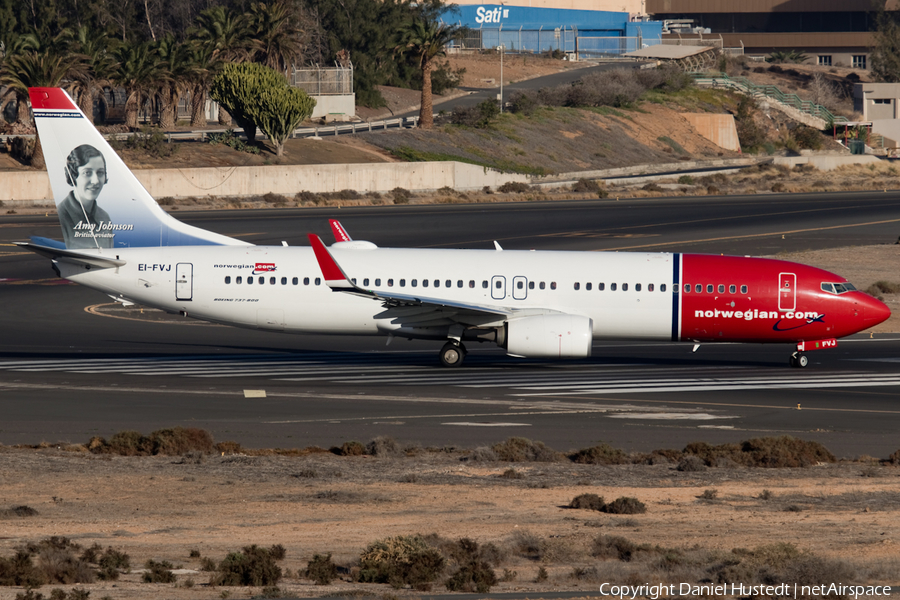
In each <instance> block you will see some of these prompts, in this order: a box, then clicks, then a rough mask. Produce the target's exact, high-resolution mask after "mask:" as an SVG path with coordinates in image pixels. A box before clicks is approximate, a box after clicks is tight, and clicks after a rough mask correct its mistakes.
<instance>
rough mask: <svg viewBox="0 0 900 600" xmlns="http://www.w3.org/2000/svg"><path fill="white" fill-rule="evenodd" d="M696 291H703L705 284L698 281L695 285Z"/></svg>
mask: <svg viewBox="0 0 900 600" xmlns="http://www.w3.org/2000/svg"><path fill="white" fill-rule="evenodd" d="M694 291H695V292H697V293H698V294H699V293H701V292H702V291H703V285H702V284H699V283H698V284H697V285H695V286H694Z"/></svg>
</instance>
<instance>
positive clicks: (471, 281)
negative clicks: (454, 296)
mask: <svg viewBox="0 0 900 600" xmlns="http://www.w3.org/2000/svg"><path fill="white" fill-rule="evenodd" d="M469 287H470V288H474V287H475V280H474V279H470V280H469Z"/></svg>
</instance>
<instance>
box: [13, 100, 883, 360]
mask: <svg viewBox="0 0 900 600" xmlns="http://www.w3.org/2000/svg"><path fill="white" fill-rule="evenodd" d="M30 95H31V102H32V107H33V109H34V116H35V122H36V123H37V128H38V134H39V135H40V138H41V142H42V144H43V148H44V154H45V157H46V161H47V169H48V172H49V174H50V182H51V187H52V189H53V196H54V198H55V200H56V204H57V207H58V211H59V215H60V225H61V227H62V229H63V239H64V240H65V242H57V241H54V240H49V239H46V238H32V241H31V242H25V243H21V244H20V245H22V246H24V247H26V248H28V249H30V250H32V251H34V252H37V253H38V254H41V255H44V256H47V257H49V258H50V259H51V260H52V261H53V265H54V268H55V270H56V272H57V273H58V274H59V275H60V276H61V277H65V278H66V279H69V280H71V281H74V282H76V283H79V284H82V285H85V286H87V287H90V288H92V289H96V290H99V291H101V292H103V293H105V294H108V295H109V296H111V297H113V298H114V299H115V300H117V301H120V302H124V303H126V304H140V305H143V306H149V307H155V308H159V309H162V310H165V311H169V312H173V313H182V314H184V315H187V316H190V317H194V318H197V319H203V320H206V321H213V322H217V323H225V324H229V325H235V326H238V327H248V328H253V329H263V330H270V331H282V332H288V333H318V334H323V333H324V334H349V335H381V336H395V337H403V338H415V339H428V340H442V341H445V344H444V346H443V348H442V350H441V352H440V359H441V363H442V364H444V365H445V366H448V367H454V366H459V365H461V364H462V362H463V359H464V357H465V354H466V350H465V347H464V345H463V342H464V341H469V340H471V341H486V342H493V343H496V344H498V345H499V346H501V347H502V348H504V349H505V350H506V351H507V353H509V354H510V355H514V356H521V357H586V356H590V354H591V344H592V342H593V340H613V339H615V340H670V341H693V342H694V343H697V344H699V343H701V342H780V343H790V344H795V345H796V351H795V352H794V353H793V354H792V355H791V360H790V363H791V364H792V365H793V366H798V367H803V366H806V365H807V363H808V357H807V356H806V355H805V354H804V351H807V350H813V349H819V348H829V347H834V346H835V345H836V344H837V338H839V337H842V336H846V335H849V334H852V333H856V332H859V331H862V330H864V329H867V328H869V327H872V326H874V325H876V324H878V323H881V322H882V321H884V320H885V319H887V318H888V317H889V316H890V310H889V309H888V308H887V306H885V305H884V304H883V303H881V302H879V301H878V300H876V299H875V298H873V297H871V296H869V295H868V294H864V293H862V292H859V291H856V290H855V288H854V287H853V286H852V285H851V284H850V283H848V282H847V280H846V279H844V278H843V277H840V276H838V275H835V274H833V273H829V272H827V271H823V270H822V269H817V268H814V267H809V266H805V265H800V264H796V263H791V262H786V261H779V260H770V259H762V258H747V257H730V256H709V255H697V254H678V253H623V252H617V253H603V252H543V251H542V252H535V251H531V252H527V251H504V250H502V249H501V248H500V246H499V245H496V247H495V249H494V250H435V249H389V248H378V247H377V246H375V244H373V243H371V242H364V241H356V240H353V239H351V237H350V236H349V235H348V234H347V232H346V231H344V229H343V228H342V227H340V224H338V223H337V222H334V221H333V222H332V228H333V231H334V234H335V237H336V239H337V241H336V242H335V243H333V244H332V245H331V246H330V247H326V246H325V245H324V244H323V243H322V240H321V239H319V238H318V237H317V236H314V235H310V236H309V240H310V245H311V247H287V246H254V245H251V244H248V243H246V242H243V241H240V240H236V239H233V238H229V237H226V236H223V235H219V234H216V233H212V232H209V231H206V230H203V229H199V228H196V227H192V226H189V225H186V224H184V223H182V222H180V221H178V220H176V219H174V218H173V217H171V216H169V215H168V214H167V213H165V212H164V211H163V210H162V209H161V208H160V207H159V205H158V204H157V203H156V202H155V201H154V200H153V198H152V197H151V196H150V195H149V194H148V193H147V191H146V190H145V189H144V188H143V187H142V186H141V185H140V183H139V182H138V181H137V179H136V178H135V177H134V175H133V174H132V173H131V172H130V171H129V169H128V167H127V166H126V165H125V163H124V162H122V160H121V159H120V158H119V157H118V156H117V155H116V153H115V152H114V151H113V150H112V148H110V146H109V144H107V143H106V141H105V140H104V139H103V137H102V136H101V135H100V133H99V132H98V131H97V130H96V129H95V128H94V127H93V126H92V125H91V123H90V122H88V120H87V119H86V118H85V117H84V115H83V114H82V113H81V111H80V110H79V109H78V108H77V106H76V105H75V103H74V102H73V101H72V99H71V98H70V97H69V96H68V94H66V92H65V91H63V90H61V89H56V88H34V89H31V90H30Z"/></svg>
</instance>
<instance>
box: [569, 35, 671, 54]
mask: <svg viewBox="0 0 900 600" xmlns="http://www.w3.org/2000/svg"><path fill="white" fill-rule="evenodd" d="M575 42H576V44H575V46H576V52H577V53H578V57H579V58H587V57H592V56H593V57H598V56H619V55H622V54H625V53H627V52H634V51H636V50H640V49H641V48H645V47H647V46H653V45H656V44H659V42H660V40H659V38H644V37H640V36H638V37H601V36H590V35H579V36H578V37H577V38H576V39H575Z"/></svg>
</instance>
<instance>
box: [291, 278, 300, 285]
mask: <svg viewBox="0 0 900 600" xmlns="http://www.w3.org/2000/svg"><path fill="white" fill-rule="evenodd" d="M291 283H292V284H294V285H297V284H298V283H300V280H299V279H298V278H296V277H294V278H293V279H291Z"/></svg>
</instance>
